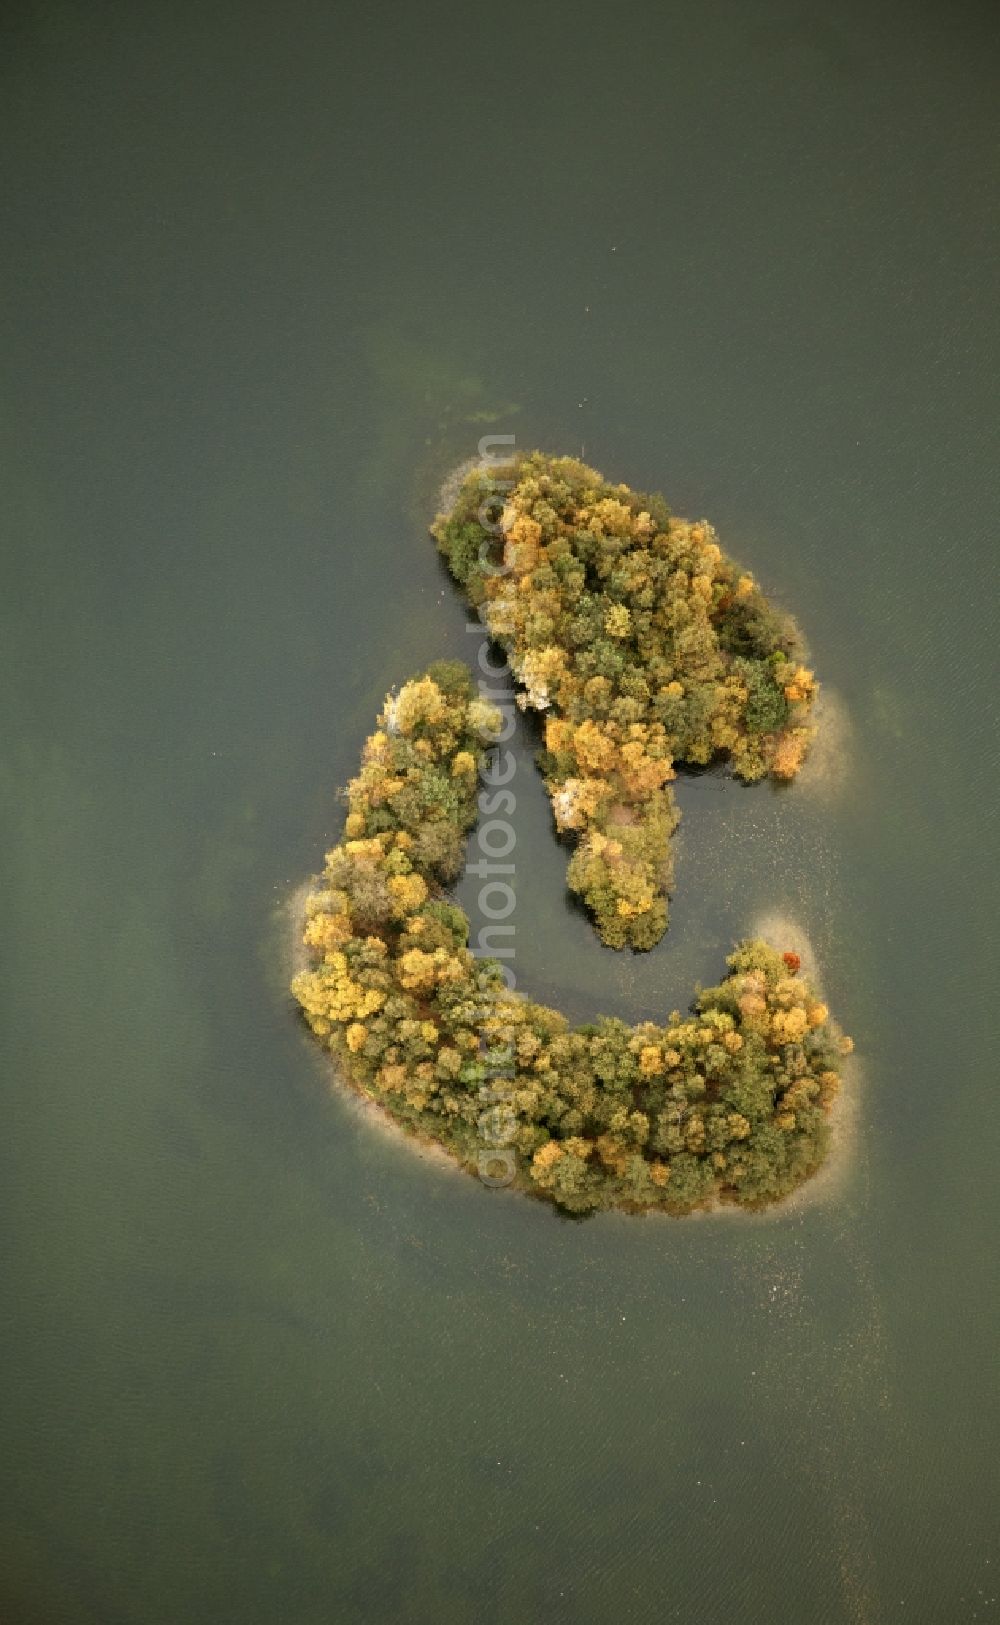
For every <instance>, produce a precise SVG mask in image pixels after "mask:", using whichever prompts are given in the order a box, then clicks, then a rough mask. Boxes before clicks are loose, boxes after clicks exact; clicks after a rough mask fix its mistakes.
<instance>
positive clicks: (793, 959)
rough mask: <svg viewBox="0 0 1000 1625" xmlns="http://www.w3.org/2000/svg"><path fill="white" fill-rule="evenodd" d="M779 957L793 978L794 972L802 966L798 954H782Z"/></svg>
mask: <svg viewBox="0 0 1000 1625" xmlns="http://www.w3.org/2000/svg"><path fill="white" fill-rule="evenodd" d="M781 957H782V959H783V960H784V961H785V964H786V965H787V966H788V969H789V970H790V971H791V973H792V975H793V976H794V975H795V972H796V971H797V970H798V969H799V967H800V966H801V964H802V960H801V959H800V958H799V955H798V954H793V953H787V954H782V956H781Z"/></svg>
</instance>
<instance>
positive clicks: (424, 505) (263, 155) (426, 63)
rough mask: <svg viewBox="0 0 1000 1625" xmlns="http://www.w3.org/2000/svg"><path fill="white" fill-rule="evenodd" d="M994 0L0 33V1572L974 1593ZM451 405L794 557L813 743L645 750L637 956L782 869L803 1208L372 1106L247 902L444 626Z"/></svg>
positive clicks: (988, 1316) (487, 1605)
mask: <svg viewBox="0 0 1000 1625" xmlns="http://www.w3.org/2000/svg"><path fill="white" fill-rule="evenodd" d="M996 46H997V40H996V33H995V22H994V14H993V12H992V11H991V10H990V9H989V8H987V7H985V6H977V5H974V4H966V3H962V0H958V3H954V4H950V5H945V4H944V3H941V4H931V3H927V0H925V3H923V4H904V3H902V0H886V3H880V4H876V5H871V4H867V3H866V4H862V3H861V0H846V3H840V4H837V5H834V6H829V7H821V6H819V5H811V4H807V3H805V0H783V3H777V0H775V3H774V4H770V3H758V4H750V5H747V4H742V3H740V0H697V3H696V0H668V3H666V4H663V5H654V4H652V3H648V0H647V3H645V4H641V5H629V4H624V5H619V6H597V5H594V4H589V3H587V0H584V3H583V4H578V5H575V6H569V5H552V4H544V3H543V4H540V5H537V6H529V5H524V4H523V3H522V0H510V3H508V4H506V5H503V6H500V5H497V6H491V7H481V8H475V7H460V6H457V5H453V4H449V3H446V0H445V3H440V4H438V3H429V4H426V5H423V6H419V7H418V6H414V7H403V6H396V7H392V6H388V5H383V6H379V5H374V6H369V7H352V8H348V7H340V6H336V5H329V4H325V5H321V4H319V3H314V4H310V3H308V0H289V4H287V5H285V6H282V7H277V6H272V7H265V6H263V5H261V4H259V3H257V0H250V3H248V4H244V5H239V6H236V5H227V4H213V3H212V0H208V3H202V4H198V5H195V4H191V3H188V0H178V3H174V4H170V5H160V6H155V5H151V4H146V3H143V0H137V3H133V4H128V5H126V4H123V3H120V4H119V3H114V0H110V3H108V4H106V5H104V4H97V5H95V4H84V3H83V0H51V3H49V0H38V3H37V4H31V3H28V0H24V3H18V0H11V3H10V4H9V5H8V6H7V7H6V8H5V10H4V16H3V44H2V51H0V151H2V153H3V169H2V179H0V201H2V218H0V271H2V276H0V301H2V303H0V333H2V354H3V359H4V366H3V382H2V385H0V470H2V479H0V490H2V497H0V504H2V510H0V511H2V527H0V553H2V588H0V593H2V596H0V630H2V654H0V661H2V669H0V671H2V685H3V689H2V691H3V695H4V700H5V708H4V709H5V747H4V751H3V757H2V766H0V818H2V835H0V871H2V886H3V898H4V925H5V927H6V931H5V936H6V944H7V953H6V955H5V959H4V974H3V981H2V990H3V1004H4V1009H3V1022H2V1029H0V1032H2V1037H0V1071H2V1088H3V1129H4V1132H3V1148H2V1165H0V1210H2V1223H3V1230H2V1235H3V1246H2V1253H0V1271H2V1293H3V1318H2V1323H0V1385H2V1393H3V1405H2V1423H0V1618H2V1619H3V1621H4V1625H64V1622H65V1625H278V1622H282V1625H284V1622H288V1625H328V1622H337V1625H341V1622H343V1625H362V1622H364V1625H367V1622H369V1621H372V1622H382V1621H387V1622H395V1621H399V1622H401V1625H466V1622H468V1625H521V1622H529V1621H534V1620H548V1621H553V1622H558V1625H563V1622H565V1625H613V1622H618V1621H622V1622H629V1625H631V1622H636V1625H645V1622H647V1621H648V1622H650V1625H654V1622H655V1625H660V1622H661V1621H662V1622H666V1621H672V1620H679V1621H682V1622H684V1625H703V1622H704V1625H716V1622H720V1621H734V1622H737V1625H882V1622H888V1621H893V1622H895V1621H900V1622H909V1625H913V1622H917V1625H938V1622H940V1625H954V1622H964V1621H972V1620H976V1619H988V1618H990V1617H992V1614H993V1613H994V1612H995V1611H996V1607H997V1604H996V1596H997V1584H996V1582H997V1579H998V1574H997V1568H998V1565H1000V1551H998V1547H997V1542H996V1533H995V1526H994V1512H993V1501H994V1496H993V1490H994V1488H995V1485H994V1471H993V1470H994V1468H995V1459H996V1421H997V1404H996V1387H995V1370H994V1364H995V1350H996V1342H997V1333H998V1329H1000V1312H998V1307H997V1297H996V1292H995V1287H996V1269H995V1261H996V1247H997V1216H998V1208H1000V1195H998V1180H997V1166H998V1158H997V1143H996V1129H997V1119H998V1108H997V1067H996V1054H997V1040H996V1022H997V1016H996V1008H997V987H998V969H1000V967H998V965H997V956H996V953H995V919H996V912H997V906H998V897H997V881H996V858H995V846H996V801H997V788H998V787H997V779H996V772H995V768H996V756H997V751H996V732H995V730H996V700H995V683H996V669H995V661H996V655H995V650H996V637H997V623H998V613H997V590H996V589H997V576H996V569H995V559H996V549H997V534H998V517H1000V516H998V506H1000V504H998V480H997V461H996V450H995V444H994V435H995V429H996V422H997V404H998V402H997V385H996V381H997V361H998V353H997V352H998V345H997V337H998V326H1000V316H998V311H997V306H996V303H995V300H994V297H993V287H992V276H993V272H994V268H995V263H996V260H995V256H996V252H997V246H998V245H997V231H996V226H997V214H996V192H995V189H996V183H997V179H998V162H997V136H998V123H997V117H996V109H995V104H994V103H995V89H996V83H997V66H998V54H997V49H996ZM484 431H494V432H498V433H512V434H514V435H516V437H517V443H518V444H519V445H521V446H523V447H525V448H527V447H528V446H531V445H534V444H539V445H542V446H543V447H544V448H545V449H547V450H551V451H562V450H565V451H571V452H574V453H579V452H580V451H581V449H584V448H585V453H586V456H587V458H588V460H590V461H592V462H594V463H596V464H597V465H598V466H599V467H601V468H602V469H603V470H604V471H605V472H606V473H607V474H608V475H609V476H612V477H614V478H617V479H624V480H628V481H629V482H630V483H632V484H634V485H637V486H645V487H650V486H653V487H657V486H658V487H662V488H663V489H664V490H665V491H666V493H667V495H668V498H669V500H670V501H671V503H672V504H673V506H674V507H675V508H676V509H677V510H678V511H679V512H682V513H691V514H707V515H708V516H709V517H710V518H711V519H712V520H713V521H714V522H715V523H716V525H717V526H718V528H719V531H720V534H721V536H722V538H723V540H724V542H725V543H726V544H727V545H728V546H729V548H730V549H731V550H732V551H733V552H734V553H736V554H737V555H738V556H739V557H740V558H742V559H743V560H745V561H746V563H747V564H748V565H750V567H751V568H753V569H754V571H755V572H756V573H757V575H758V576H759V578H760V579H761V580H762V581H763V583H764V584H765V586H766V587H767V588H768V589H770V590H772V591H773V592H774V593H775V594H776V595H777V596H778V597H779V598H780V599H781V601H783V602H784V603H785V604H786V605H787V606H788V607H790V608H792V609H793V610H794V611H795V612H796V613H797V615H798V616H799V618H800V620H801V622H802V624H803V626H804V627H805V629H806V631H807V633H808V635H809V638H810V641H811V644H812V648H813V654H814V657H815V662H816V665H817V668H818V670H819V673H820V675H821V676H822V677H823V678H824V680H825V681H826V682H827V683H828V685H829V687H830V689H831V690H834V691H835V692H836V694H837V695H838V696H839V697H840V700H841V702H842V704H843V708H844V710H845V712H846V714H847V716H848V717H849V719H850V728H849V732H848V744H847V747H846V756H845V766H844V770H843V773H842V776H841V778H840V781H839V787H838V785H837V784H830V785H829V786H827V787H826V789H822V787H817V788H816V789H814V790H812V791H810V790H809V789H808V788H807V786H805V785H802V786H797V787H796V788H795V789H793V790H792V791H791V792H789V793H786V794H776V793H775V792H774V791H773V790H771V789H769V788H767V787H760V788H757V789H755V790H744V789H740V788H739V787H737V786H735V785H733V784H731V783H728V782H727V781H725V780H724V779H720V778H718V777H715V776H708V777H703V778H700V779H697V780H695V781H691V782H688V783H685V784H683V785H682V786H681V791H680V800H681V805H682V807H683V809H684V813H685V818H684V824H683V838H682V840H681V843H680V847H679V856H678V872H677V895H676V903H675V909H674V926H673V929H672V931H671V933H670V934H669V936H668V938H667V939H666V940H665V941H664V943H662V944H661V945H660V947H659V949H658V950H657V951H656V952H655V953H653V954H652V955H649V956H647V957H645V958H643V959H638V960H637V959H629V958H623V957H615V956H613V955H611V954H609V953H608V952H606V951H603V950H601V949H600V947H599V946H598V944H597V942H596V940H595V938H594V937H593V933H592V932H591V930H590V928H589V926H588V925H587V923H586V921H585V920H584V919H583V918H582V917H580V916H579V915H576V914H573V913H571V912H570V911H568V909H567V907H566V904H565V898H564V887H563V876H564V863H565V858H564V854H563V853H562V852H560V851H559V850H558V849H557V847H556V845H555V842H554V841H553V840H552V838H551V834H550V825H549V816H548V812H547V808H546V804H545V801H544V796H543V792H542V789H541V786H540V783H539V781H538V779H537V776H536V775H535V773H534V771H533V769H532V766H531V760H530V737H529V735H528V734H527V733H525V734H524V735H523V737H522V739H521V750H520V756H519V767H518V774H517V779H516V788H517V794H518V813H517V830H518V846H517V876H516V883H517V892H518V906H517V910H516V926H517V938H516V941H517V960H516V970H517V975H518V978H519V981H520V984H521V985H522V986H523V987H525V988H528V989H530V990H532V991H534V992H536V993H538V994H541V995H544V996H546V997H551V998H553V999H559V1000H561V1001H563V1002H564V1004H565V1006H566V1008H567V1009H569V1010H571V1011H572V1013H573V1014H574V1015H576V1016H580V1017H583V1016H586V1015H587V1014H590V1013H593V1012H595V1011H597V1010H600V1009H602V1008H603V1009H605V1010H609V1011H618V1012H620V1013H622V1014H628V1015H631V1016H634V1015H636V1014H638V1013H640V1012H646V1013H648V1014H649V1015H651V1016H653V1017H657V1016H660V1017H662V1015H663V1014H664V1012H666V1011H668V1010H669V1009H670V1008H671V1007H673V1006H675V1005H680V1004H683V1003H684V1002H685V1001H686V999H687V997H688V996H689V993H690V990H691V988H692V986H693V983H694V981H695V979H696V978H698V977H701V978H703V979H705V980H708V979H712V980H714V979H715V978H716V976H717V975H718V974H719V972H720V971H721V969H722V958H723V955H724V953H725V951H726V949H727V947H728V945H729V943H730V942H731V941H732V940H733V938H735V937H736V936H738V935H740V934H741V933H743V932H745V931H746V930H747V929H748V927H749V925H750V924H751V922H752V920H753V918H754V917H755V915H756V914H757V913H758V912H759V911H760V910H762V909H769V908H777V909H780V910H783V911H785V912H790V913H793V914H795V915H796V916H798V918H800V919H801V920H802V921H803V923H804V924H805V925H806V926H807V927H808V929H809V930H810V932H811V933H812V935H813V938H814V940H815V942H816V944H817V947H818V949H819V952H820V956H821V959H822V962H823V966H824V972H825V976H826V980H827V984H828V991H829V995H830V998H831V1002H833V1003H834V1004H835V1007H836V1009H837V1011H838V1013H839V1014H840V1015H841V1017H842V1018H843V1020H844V1023H845V1025H846V1026H847V1028H848V1029H849V1030H851V1031H853V1032H854V1033H855V1035H856V1037H857V1042H858V1051H859V1056H860V1059H861V1065H862V1074H863V1084H862V1095H861V1108H860V1111H861V1133H862V1143H861V1147H860V1149H859V1150H858V1151H857V1153H856V1155H855V1157H854V1159H853V1161H852V1163H851V1166H850V1169H849V1171H848V1173H847V1176H846V1179H845V1181H844V1183H843V1185H842V1188H841V1189H840V1190H839V1192H838V1193H837V1194H836V1195H835V1197H834V1198H832V1199H830V1200H828V1201H827V1202H826V1203H825V1205H822V1206H818V1207H813V1208H809V1209H804V1210H802V1211H798V1212H795V1213H793V1214H791V1215H787V1216H785V1217H783V1218H779V1219H765V1220H762V1221H759V1220H747V1219H745V1218H743V1219H740V1218H725V1219H720V1220H708V1221H699V1220H694V1221H685V1222H680V1223H669V1222H659V1221H657V1222H642V1221H637V1220H629V1219H625V1218H621V1217H603V1218H600V1219H596V1220H593V1221H591V1222H587V1223H584V1224H574V1223H570V1222H566V1221H562V1220H560V1219H559V1218H558V1217H556V1216H555V1215H554V1214H553V1213H552V1212H551V1211H549V1210H547V1209H545V1208H543V1207H542V1206H540V1205H536V1204H532V1203H529V1202H527V1201H524V1200H521V1199H517V1198H511V1197H510V1196H509V1195H506V1196H505V1195H495V1194H492V1193H490V1192H489V1191H487V1190H485V1189H484V1188H483V1187H481V1186H480V1185H478V1184H477V1183H476V1182H474V1181H472V1180H462V1179H460V1178H458V1177H453V1176H449V1175H447V1174H442V1173H441V1172H440V1171H439V1170H438V1169H436V1168H435V1167H433V1166H432V1165H430V1164H429V1163H428V1162H427V1161H425V1160H421V1159H419V1158H418V1157H415V1156H414V1155H413V1154H412V1153H411V1152H410V1151H409V1150H408V1149H406V1148H401V1147H400V1146H399V1145H397V1144H396V1143H394V1142H393V1141H390V1140H387V1139H386V1138H385V1137H383V1136H379V1135H377V1134H375V1133H373V1132H372V1130H371V1129H370V1127H369V1126H367V1125H366V1124H365V1123H364V1122H362V1121H361V1120H360V1119H359V1118H358V1116H357V1114H356V1113H355V1112H354V1111H353V1110H352V1109H351V1107H350V1106H349V1105H348V1104H347V1103H345V1102H344V1101H343V1100H341V1099H339V1098H336V1097H331V1095H330V1094H329V1092H328V1089H327V1078H326V1075H325V1074H324V1071H323V1069H322V1066H321V1065H320V1063H319V1062H318V1059H317V1056H316V1055H315V1053H314V1051H313V1049H312V1048H311V1047H310V1046H309V1044H308V1043H307V1041H306V1039H305V1037H304V1036H303V1034H302V1032H301V1030H300V1028H299V1026H298V1025H297V1023H296V1020H295V1019H294V1016H293V1011H292V1008H291V1004H290V1001H289V999H288V998H287V996H286V994H285V991H284V984H285V979H286V972H285V964H284V959H283V939H282V929H281V926H280V924H278V923H276V919H275V910H276V908H278V907H279V905H280V904H281V903H282V902H283V901H284V900H286V899H287V897H288V895H289V893H290V892H291V890H292V889H293V888H294V886H295V885H296V884H297V883H298V882H299V881H300V880H301V879H302V878H303V877H304V876H305V875H306V874H308V873H310V872H311V871H313V870H314V869H315V868H316V867H317V866H318V864H319V863H320V861H321V857H322V852H323V850H324V848H325V846H328V845H329V844H330V843H331V842H332V841H333V840H334V839H335V838H336V836H337V834H338V832H339V819H340V813H339V811H338V807H337V803H336V801H335V790H336V787H337V786H338V785H339V784H342V783H343V782H344V781H345V779H346V778H347V777H348V776H349V775H350V773H351V772H352V770H353V768H354V765H355V762H356V760H357V753H358V749H359V745H360V743H361V741H362V739H363V737H364V735H365V733H366V732H367V731H368V730H369V729H370V727H371V724H372V720H373V717H374V714H375V711H376V710H377V708H378V705H379V704H380V702H381V699H382V696H383V694H384V692H385V690H386V689H387V688H388V686H389V685H390V684H391V683H398V682H399V681H400V680H401V679H402V678H404V677H405V676H407V675H408V674H409V673H410V672H411V671H412V670H414V669H416V668H418V667H419V666H421V665H422V664H424V663H426V662H427V661H428V660H429V659H432V658H435V657H437V656H440V655H443V654H452V655H455V654H467V655H473V656H474V654H475V651H476V647H477V644H476V640H475V638H473V637H471V636H469V635H468V634H467V633H466V632H465V630H464V620H465V617H464V615H463V611H462V607H461V605H460V604H459V602H458V600H457V598H456V596H455V594H454V593H453V591H452V589H451V587H450V585H449V583H448V581H447V579H446V577H445V575H444V574H443V572H442V570H441V569H440V567H439V565H438V562H437V559H436V557H435V554H434V550H433V546H432V544H431V543H430V541H429V540H428V538H427V536H426V532H425V526H426V524H427V522H428V520H429V519H430V517H431V514H432V511H433V502H434V498H433V493H434V490H435V488H436V485H437V482H438V480H439V479H440V477H441V476H442V474H443V473H444V472H445V471H446V469H447V468H448V467H449V466H450V465H451V464H453V463H455V462H457V461H458V460H459V459H460V458H463V457H467V456H469V455H471V454H473V453H474V452H475V450H476V442H477V439H478V437H479V435H480V434H482V433H483V432H484Z"/></svg>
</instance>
